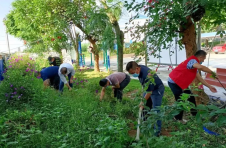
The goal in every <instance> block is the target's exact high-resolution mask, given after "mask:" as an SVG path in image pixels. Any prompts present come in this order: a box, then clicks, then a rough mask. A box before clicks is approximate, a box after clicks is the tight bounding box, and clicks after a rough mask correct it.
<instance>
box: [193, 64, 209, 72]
mask: <svg viewBox="0 0 226 148" xmlns="http://www.w3.org/2000/svg"><path fill="white" fill-rule="evenodd" d="M193 67H194V68H197V69H198V70H201V71H204V72H207V73H209V74H212V73H213V72H212V70H210V69H209V68H208V67H206V66H202V65H201V64H199V63H195V64H194V65H193Z"/></svg>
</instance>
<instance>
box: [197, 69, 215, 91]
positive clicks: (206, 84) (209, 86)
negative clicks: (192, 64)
mask: <svg viewBox="0 0 226 148" xmlns="http://www.w3.org/2000/svg"><path fill="white" fill-rule="evenodd" d="M196 78H197V79H198V80H199V81H200V82H201V83H202V84H203V85H205V86H206V87H208V88H209V89H210V91H211V92H213V93H216V92H217V89H216V88H215V87H213V86H211V85H209V84H208V83H207V82H206V81H205V80H203V78H202V77H201V76H200V75H199V74H198V73H197V74H196Z"/></svg>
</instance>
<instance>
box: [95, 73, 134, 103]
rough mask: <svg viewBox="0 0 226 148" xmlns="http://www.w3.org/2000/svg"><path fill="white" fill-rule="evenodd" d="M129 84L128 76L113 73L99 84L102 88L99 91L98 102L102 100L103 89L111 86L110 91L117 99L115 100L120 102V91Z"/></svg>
mask: <svg viewBox="0 0 226 148" xmlns="http://www.w3.org/2000/svg"><path fill="white" fill-rule="evenodd" d="M129 82H130V76H129V75H127V74H125V73H123V72H115V73H113V74H111V75H109V76H107V77H106V78H105V79H101V80H100V82H99V84H100V86H101V87H103V88H102V90H101V95H100V101H101V100H102V99H103V97H104V94H105V89H106V88H107V87H108V86H112V90H113V91H114V97H117V99H118V100H120V101H121V100H122V96H123V93H122V91H123V89H124V88H125V87H126V86H127V85H128V84H129Z"/></svg>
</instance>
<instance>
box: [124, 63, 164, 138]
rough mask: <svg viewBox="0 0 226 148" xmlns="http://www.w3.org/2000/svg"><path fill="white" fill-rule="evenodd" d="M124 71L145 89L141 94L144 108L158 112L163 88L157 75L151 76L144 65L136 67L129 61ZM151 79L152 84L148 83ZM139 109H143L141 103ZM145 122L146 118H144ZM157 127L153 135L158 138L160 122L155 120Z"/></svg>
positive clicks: (145, 112) (144, 112) (144, 113)
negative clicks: (144, 102)
mask: <svg viewBox="0 0 226 148" xmlns="http://www.w3.org/2000/svg"><path fill="white" fill-rule="evenodd" d="M126 70H127V71H128V72H129V73H130V74H131V75H132V76H133V77H138V79H139V81H140V83H141V85H142V87H143V88H145V87H147V90H145V93H144V94H143V96H144V98H145V99H146V100H147V102H146V106H147V107H148V108H150V109H152V108H153V111H157V112H159V109H158V108H157V107H160V106H161V104H162V97H163V94H164V91H165V87H164V85H163V83H162V81H161V79H160V78H159V77H158V75H157V74H153V76H152V74H151V70H150V68H148V67H146V66H144V65H138V64H137V63H136V62H134V61H131V62H129V63H127V65H126ZM151 77H153V79H154V82H151V81H150V78H151ZM140 107H142V108H143V102H141V103H140ZM147 112H148V110H147V111H143V117H144V116H145V115H146V114H147ZM144 120H146V117H145V118H144ZM157 127H158V128H156V126H155V130H156V132H155V135H156V136H159V134H160V131H161V120H157Z"/></svg>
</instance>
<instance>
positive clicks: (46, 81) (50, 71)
mask: <svg viewBox="0 0 226 148" xmlns="http://www.w3.org/2000/svg"><path fill="white" fill-rule="evenodd" d="M58 70H59V66H51V67H47V68H43V69H42V70H41V71H38V72H37V74H36V76H37V78H42V80H43V85H44V86H45V88H46V87H48V86H53V87H54V89H56V90H58V89H59V83H60V77H59V75H58Z"/></svg>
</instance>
